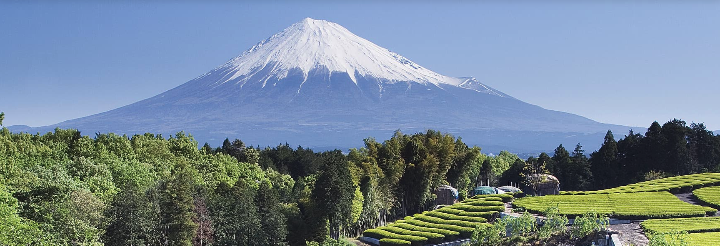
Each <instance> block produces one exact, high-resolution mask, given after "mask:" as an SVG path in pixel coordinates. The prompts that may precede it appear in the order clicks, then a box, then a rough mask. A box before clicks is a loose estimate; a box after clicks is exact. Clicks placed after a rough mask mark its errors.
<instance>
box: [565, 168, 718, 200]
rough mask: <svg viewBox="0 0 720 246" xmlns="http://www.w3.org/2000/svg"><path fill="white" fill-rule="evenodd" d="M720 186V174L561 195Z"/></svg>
mask: <svg viewBox="0 0 720 246" xmlns="http://www.w3.org/2000/svg"><path fill="white" fill-rule="evenodd" d="M715 185H720V173H700V174H690V175H683V176H676V177H669V178H663V179H656V180H650V181H644V182H639V183H635V184H630V185H625V186H620V187H615V188H610V189H604V190H597V191H564V192H560V194H561V195H588V194H611V193H634V192H653V191H667V192H670V193H684V192H690V191H692V190H693V189H698V188H701V187H706V186H715Z"/></svg>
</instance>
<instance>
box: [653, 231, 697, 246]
mask: <svg viewBox="0 0 720 246" xmlns="http://www.w3.org/2000/svg"><path fill="white" fill-rule="evenodd" d="M648 240H649V243H648V246H688V245H689V244H688V233H687V232H678V231H673V232H666V233H651V234H650V235H649V237H648Z"/></svg>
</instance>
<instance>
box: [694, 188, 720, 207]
mask: <svg viewBox="0 0 720 246" xmlns="http://www.w3.org/2000/svg"><path fill="white" fill-rule="evenodd" d="M693 195H695V196H696V197H697V198H698V199H700V200H701V201H703V202H706V203H707V204H710V205H712V206H715V207H720V186H714V187H705V188H700V189H697V190H694V191H693Z"/></svg>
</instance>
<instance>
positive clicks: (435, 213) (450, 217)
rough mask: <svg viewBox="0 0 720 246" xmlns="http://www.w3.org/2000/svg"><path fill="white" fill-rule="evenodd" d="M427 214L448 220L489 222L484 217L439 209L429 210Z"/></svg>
mask: <svg viewBox="0 0 720 246" xmlns="http://www.w3.org/2000/svg"><path fill="white" fill-rule="evenodd" d="M425 215H427V216H432V217H436V218H441V219H446V220H462V221H469V222H479V223H483V222H487V219H485V218H483V217H470V216H460V215H455V214H448V213H443V212H438V211H428V212H426V213H425Z"/></svg>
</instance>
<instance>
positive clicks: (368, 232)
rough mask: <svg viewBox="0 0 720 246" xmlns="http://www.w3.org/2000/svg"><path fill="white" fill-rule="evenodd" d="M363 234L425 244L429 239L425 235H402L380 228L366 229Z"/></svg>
mask: <svg viewBox="0 0 720 246" xmlns="http://www.w3.org/2000/svg"><path fill="white" fill-rule="evenodd" d="M363 236H365V237H371V238H375V239H380V240H382V239H384V238H389V239H400V240H405V241H408V242H410V243H411V244H412V245H425V243H427V241H428V239H427V238H425V237H418V236H410V235H401V234H396V233H392V232H389V231H385V230H380V229H368V230H365V232H363Z"/></svg>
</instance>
